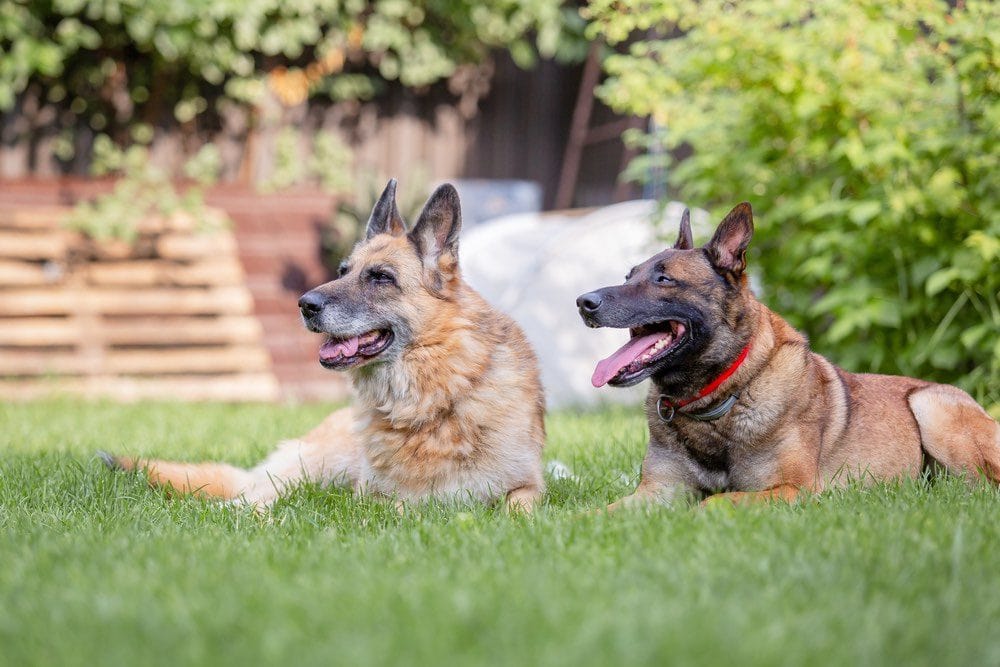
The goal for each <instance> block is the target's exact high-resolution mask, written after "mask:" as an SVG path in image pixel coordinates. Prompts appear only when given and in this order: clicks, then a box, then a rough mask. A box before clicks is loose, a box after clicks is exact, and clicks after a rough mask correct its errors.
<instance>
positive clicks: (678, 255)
mask: <svg viewBox="0 0 1000 667" xmlns="http://www.w3.org/2000/svg"><path fill="white" fill-rule="evenodd" d="M700 254H701V253H700V252H699V251H697V250H676V249H674V248H667V249H666V250H662V251H660V252H658V253H656V254H655V255H653V256H652V257H650V258H649V259H647V260H646V261H644V262H643V263H642V264H639V265H638V266H636V267H635V269H634V270H635V272H636V273H641V272H648V271H668V270H670V269H671V268H675V267H684V266H689V265H691V264H692V263H693V262H697V259H698V256H699V255H700Z"/></svg>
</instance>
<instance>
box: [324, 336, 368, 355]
mask: <svg viewBox="0 0 1000 667" xmlns="http://www.w3.org/2000/svg"><path fill="white" fill-rule="evenodd" d="M358 343H360V339H359V337H358V336H355V337H353V338H348V339H347V340H328V341H327V342H325V343H323V346H322V347H320V348H319V358H320V359H321V360H323V361H336V360H337V359H339V358H341V357H353V356H354V355H355V354H357V352H358Z"/></svg>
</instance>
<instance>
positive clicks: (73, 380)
mask: <svg viewBox="0 0 1000 667" xmlns="http://www.w3.org/2000/svg"><path fill="white" fill-rule="evenodd" d="M70 210H71V209H69V208H66V207H59V206H33V207H0V397H3V398H31V397H33V396H37V395H42V394H48V393H51V392H53V391H57V392H62V391H65V392H70V393H83V394H87V395H101V396H109V397H113V398H118V399H126V400H129V399H138V398H185V399H218V400H272V399H274V398H276V397H277V396H278V385H277V381H276V379H275V377H274V374H273V373H272V371H271V361H270V357H269V355H268V352H267V350H266V349H265V347H264V346H263V344H262V331H261V326H260V323H259V322H258V320H257V319H256V318H255V317H254V311H253V299H252V297H251V294H250V292H249V290H248V289H247V287H246V284H245V279H244V274H243V269H242V267H241V265H240V262H239V260H238V257H237V251H236V242H235V239H234V238H233V235H232V233H231V232H230V231H228V230H226V229H220V230H214V231H211V232H199V231H197V229H196V227H197V225H196V224H195V222H194V221H193V220H191V219H190V218H188V217H184V216H180V215H178V216H173V217H171V218H169V219H152V220H148V221H146V223H144V225H143V227H142V229H141V230H140V236H139V239H138V241H137V242H136V243H134V244H126V243H123V242H114V241H111V242H104V243H98V242H95V241H93V240H90V239H88V238H87V237H85V236H83V235H81V234H79V233H77V232H73V231H70V230H68V229H66V227H65V226H64V224H63V221H64V220H65V217H66V215H67V214H68V213H69V211H70ZM215 215H221V213H215Z"/></svg>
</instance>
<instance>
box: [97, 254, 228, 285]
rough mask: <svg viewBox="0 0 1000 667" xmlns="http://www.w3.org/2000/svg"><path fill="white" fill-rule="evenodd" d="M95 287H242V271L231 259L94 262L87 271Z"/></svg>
mask: <svg viewBox="0 0 1000 667" xmlns="http://www.w3.org/2000/svg"><path fill="white" fill-rule="evenodd" d="M84 271H85V273H86V276H87V282H88V283H90V284H92V285H101V286H116V287H125V286H128V287H132V286H154V285H163V286H165V285H178V286H182V287H193V286H200V285H205V286H212V285H219V286H222V285H239V284H241V283H242V282H243V268H242V267H241V266H240V263H239V261H238V260H237V259H236V258H235V257H232V256H228V257H225V256H224V257H219V258H210V259H204V260H201V261H197V262H195V263H193V264H180V263H178V262H174V261H168V260H155V259H152V260H136V261H130V262H94V263H92V264H90V265H88V266H87V267H86V269H85V270H84Z"/></svg>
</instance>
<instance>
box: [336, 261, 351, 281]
mask: <svg viewBox="0 0 1000 667" xmlns="http://www.w3.org/2000/svg"><path fill="white" fill-rule="evenodd" d="M350 270H351V267H350V266H348V265H347V262H341V263H340V266H338V267H337V277H338V278H343V277H344V276H346V275H347V273H348V272H349V271H350Z"/></svg>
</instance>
